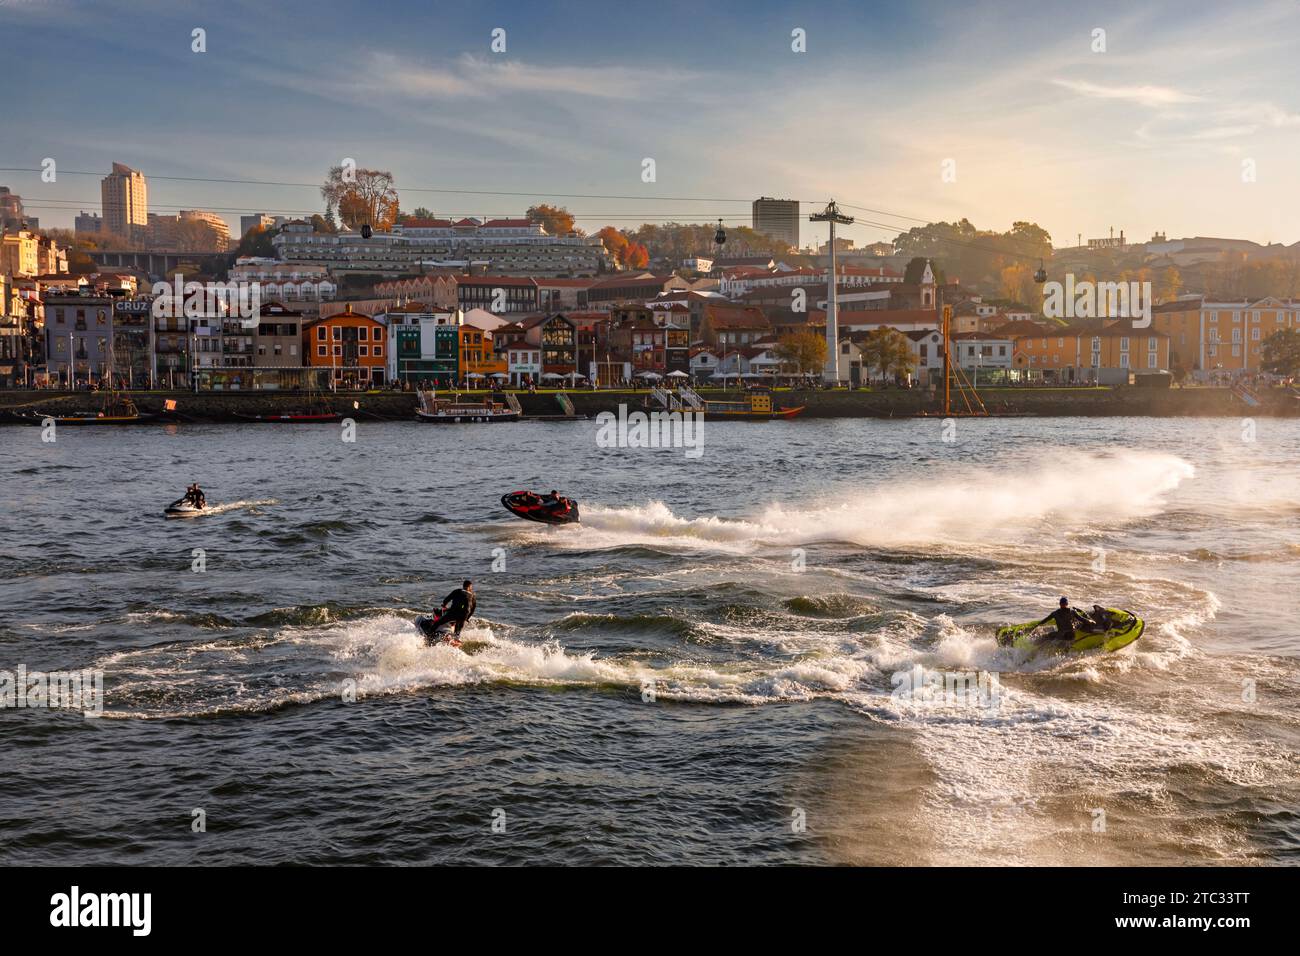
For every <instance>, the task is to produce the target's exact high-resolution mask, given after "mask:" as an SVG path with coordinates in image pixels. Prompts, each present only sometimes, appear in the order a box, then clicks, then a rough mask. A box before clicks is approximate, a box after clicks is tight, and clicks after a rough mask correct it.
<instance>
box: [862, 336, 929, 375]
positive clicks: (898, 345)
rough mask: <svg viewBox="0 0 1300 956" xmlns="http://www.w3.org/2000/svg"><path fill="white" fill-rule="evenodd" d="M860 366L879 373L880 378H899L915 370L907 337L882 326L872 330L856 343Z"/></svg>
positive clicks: (914, 362)
mask: <svg viewBox="0 0 1300 956" xmlns="http://www.w3.org/2000/svg"><path fill="white" fill-rule="evenodd" d="M858 350H859V351H860V352H861V353H862V364H863V365H865V366H866V367H867V368H874V369H876V370H877V371H878V372H880V377H881V378H885V379H889V378H899V377H901V376H903V375H909V374H911V373H912V371H914V370H915V369H916V361H915V360H914V359H913V358H912V349H911V347H910V346H909V345H908V341H907V336H906V335H904V334H903V333H902V332H900V331H898V330H897V329H893V328H890V327H889V326H882V327H881V328H878V329H872V330H871V331H870V332H868V333H867V334H866V335H865V336H863V338H862V341H861V342H859V343H858Z"/></svg>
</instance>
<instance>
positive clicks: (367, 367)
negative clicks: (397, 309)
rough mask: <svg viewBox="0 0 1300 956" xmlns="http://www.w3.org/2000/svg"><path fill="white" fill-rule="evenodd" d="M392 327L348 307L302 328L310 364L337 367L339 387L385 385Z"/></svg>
mask: <svg viewBox="0 0 1300 956" xmlns="http://www.w3.org/2000/svg"><path fill="white" fill-rule="evenodd" d="M387 348H388V330H387V329H386V328H385V327H384V325H383V323H382V322H377V321H376V320H375V319H372V318H371V317H370V316H368V315H362V314H361V313H360V312H353V311H352V307H351V306H348V307H347V309H346V310H345V311H343V312H338V313H336V314H334V315H331V316H329V317H328V318H324V319H317V320H316V321H314V322H308V323H307V324H306V325H304V326H303V329H302V354H303V357H304V359H305V361H306V364H307V365H310V366H315V367H330V368H333V369H334V375H333V378H334V383H335V385H336V386H337V387H339V388H382V387H383V385H384V372H385V369H386V368H387V365H388V352H387Z"/></svg>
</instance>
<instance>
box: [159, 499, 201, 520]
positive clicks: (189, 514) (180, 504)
mask: <svg viewBox="0 0 1300 956" xmlns="http://www.w3.org/2000/svg"><path fill="white" fill-rule="evenodd" d="M211 510H212V506H211V505H208V504H204V505H203V507H201V508H200V507H199V506H198V505H196V504H195V503H194V502H193V501H191V500H190V499H189V498H188V497H186V498H177V499H176V500H175V501H173V502H172V503H171V504H169V505H168V506H167V507H166V508H164V509H163V514H164V515H166V516H167V517H168V518H193V517H196V516H198V515H204V514H207V513H208V512H209V511H211Z"/></svg>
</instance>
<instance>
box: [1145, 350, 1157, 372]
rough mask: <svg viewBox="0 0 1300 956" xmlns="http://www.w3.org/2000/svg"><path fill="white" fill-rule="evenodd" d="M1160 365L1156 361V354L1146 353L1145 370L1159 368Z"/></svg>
mask: <svg viewBox="0 0 1300 956" xmlns="http://www.w3.org/2000/svg"><path fill="white" fill-rule="evenodd" d="M1159 367H1160V364H1159V363H1158V362H1157V361H1156V353H1155V352H1148V353H1147V368H1159Z"/></svg>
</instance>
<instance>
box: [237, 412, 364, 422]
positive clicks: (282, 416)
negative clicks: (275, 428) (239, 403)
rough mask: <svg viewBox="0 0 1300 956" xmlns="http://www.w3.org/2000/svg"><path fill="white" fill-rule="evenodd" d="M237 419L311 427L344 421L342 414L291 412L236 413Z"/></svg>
mask: <svg viewBox="0 0 1300 956" xmlns="http://www.w3.org/2000/svg"><path fill="white" fill-rule="evenodd" d="M234 414H235V417H236V418H238V419H241V420H243V421H246V422H276V423H283V424H290V425H295V424H297V425H310V424H313V423H315V422H337V421H342V420H343V413H342V412H335V411H328V410H319V411H289V412H281V413H279V414H271V415H250V414H248V413H247V412H235V413H234Z"/></svg>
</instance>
